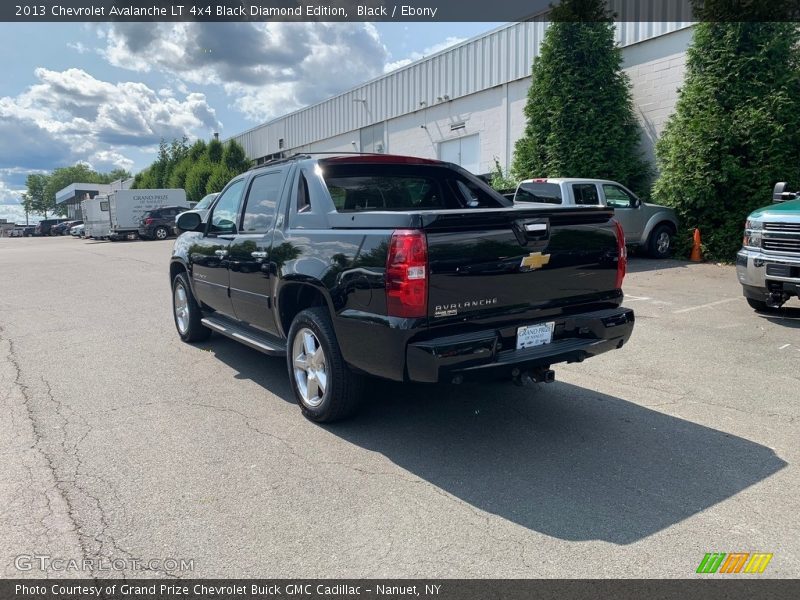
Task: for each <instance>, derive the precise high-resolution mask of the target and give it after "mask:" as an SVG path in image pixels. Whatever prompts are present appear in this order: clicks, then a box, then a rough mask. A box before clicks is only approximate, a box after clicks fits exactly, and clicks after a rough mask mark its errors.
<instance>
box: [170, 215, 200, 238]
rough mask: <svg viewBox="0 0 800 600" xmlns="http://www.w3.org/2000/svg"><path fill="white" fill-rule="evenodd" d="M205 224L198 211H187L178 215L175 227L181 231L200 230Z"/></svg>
mask: <svg viewBox="0 0 800 600" xmlns="http://www.w3.org/2000/svg"><path fill="white" fill-rule="evenodd" d="M202 226H203V219H201V218H200V215H199V214H197V213H196V212H192V211H189V212H185V213H181V214H180V215H178V219H177V221H175V228H176V229H178V231H180V232H181V233H183V232H184V231H200V230H201V228H202Z"/></svg>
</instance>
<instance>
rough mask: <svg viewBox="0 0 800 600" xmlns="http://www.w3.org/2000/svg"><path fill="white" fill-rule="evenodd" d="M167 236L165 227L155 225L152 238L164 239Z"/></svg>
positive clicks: (167, 232)
mask: <svg viewBox="0 0 800 600" xmlns="http://www.w3.org/2000/svg"><path fill="white" fill-rule="evenodd" d="M168 237H169V231H168V230H167V228H166V227H156V228H155V230H154V231H153V239H154V240H165V239H167V238H168Z"/></svg>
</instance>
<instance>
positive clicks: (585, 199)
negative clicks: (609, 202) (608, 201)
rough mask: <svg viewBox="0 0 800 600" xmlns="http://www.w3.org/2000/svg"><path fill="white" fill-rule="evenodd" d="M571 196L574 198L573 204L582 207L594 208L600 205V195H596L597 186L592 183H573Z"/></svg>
mask: <svg viewBox="0 0 800 600" xmlns="http://www.w3.org/2000/svg"><path fill="white" fill-rule="evenodd" d="M572 195H573V196H575V204H578V205H582V206H596V205H598V204H600V194H598V193H597V186H596V185H595V184H593V183H573V184H572Z"/></svg>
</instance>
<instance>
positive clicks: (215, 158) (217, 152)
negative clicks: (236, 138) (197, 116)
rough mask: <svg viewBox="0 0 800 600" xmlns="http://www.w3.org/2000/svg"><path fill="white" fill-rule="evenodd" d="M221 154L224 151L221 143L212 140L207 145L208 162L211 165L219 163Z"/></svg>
mask: <svg viewBox="0 0 800 600" xmlns="http://www.w3.org/2000/svg"><path fill="white" fill-rule="evenodd" d="M223 152H224V150H223V148H222V142H220V141H219V140H217V139H214V140H211V141H210V142H209V143H208V148H207V150H206V156H208V160H210V161H211V162H212V163H218V162H221V161H222V153H223Z"/></svg>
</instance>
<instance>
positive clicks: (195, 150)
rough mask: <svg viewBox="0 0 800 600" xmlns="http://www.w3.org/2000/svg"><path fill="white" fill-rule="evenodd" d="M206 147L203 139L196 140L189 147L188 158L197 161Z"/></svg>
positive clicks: (203, 153)
mask: <svg viewBox="0 0 800 600" xmlns="http://www.w3.org/2000/svg"><path fill="white" fill-rule="evenodd" d="M207 149H208V147H207V145H206V143H205V142H204V141H203V140H197V141H196V142H195V143H194V144H192V145H191V147H190V148H189V160H190V161H192V162H193V163H194V162H197V161H198V160H200V159H201V158H203V156H205V155H206V150H207Z"/></svg>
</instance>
